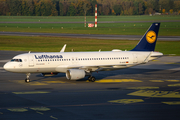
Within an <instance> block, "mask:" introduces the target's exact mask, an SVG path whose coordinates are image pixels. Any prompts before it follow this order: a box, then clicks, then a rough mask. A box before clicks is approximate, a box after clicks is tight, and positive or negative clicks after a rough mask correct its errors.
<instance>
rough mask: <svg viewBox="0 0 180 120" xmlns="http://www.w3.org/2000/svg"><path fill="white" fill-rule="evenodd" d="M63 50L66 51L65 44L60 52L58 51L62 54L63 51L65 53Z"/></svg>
mask: <svg viewBox="0 0 180 120" xmlns="http://www.w3.org/2000/svg"><path fill="white" fill-rule="evenodd" d="M65 49H66V44H65V45H64V46H63V48H62V49H61V51H60V52H64V51H65Z"/></svg>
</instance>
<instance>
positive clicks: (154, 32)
mask: <svg viewBox="0 0 180 120" xmlns="http://www.w3.org/2000/svg"><path fill="white" fill-rule="evenodd" d="M159 27H160V23H153V24H152V25H151V26H150V27H149V29H148V30H147V31H146V33H145V34H144V36H143V37H142V38H141V40H140V41H139V43H138V44H137V45H136V47H135V48H134V49H132V50H131V51H154V49H155V46H156V41H157V37H158V32H159Z"/></svg>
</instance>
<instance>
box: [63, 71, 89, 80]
mask: <svg viewBox="0 0 180 120" xmlns="http://www.w3.org/2000/svg"><path fill="white" fill-rule="evenodd" d="M85 75H86V73H85V71H84V70H79V69H69V70H67V71H66V78H67V79H68V80H78V79H82V78H84V77H85Z"/></svg>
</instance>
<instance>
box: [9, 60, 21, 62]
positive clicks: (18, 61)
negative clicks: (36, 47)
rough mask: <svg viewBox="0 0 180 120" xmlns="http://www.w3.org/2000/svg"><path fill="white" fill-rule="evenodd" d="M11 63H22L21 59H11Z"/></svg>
mask: <svg viewBox="0 0 180 120" xmlns="http://www.w3.org/2000/svg"><path fill="white" fill-rule="evenodd" d="M11 62H22V60H21V59H12V60H11Z"/></svg>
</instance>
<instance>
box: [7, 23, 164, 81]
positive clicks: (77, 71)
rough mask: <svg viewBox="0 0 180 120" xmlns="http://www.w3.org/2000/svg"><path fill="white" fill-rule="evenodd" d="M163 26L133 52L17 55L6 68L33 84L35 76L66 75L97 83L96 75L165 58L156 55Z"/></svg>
mask: <svg viewBox="0 0 180 120" xmlns="http://www.w3.org/2000/svg"><path fill="white" fill-rule="evenodd" d="M159 27H160V23H153V24H152V25H151V26H150V27H149V29H148V30H147V32H146V33H145V34H144V36H143V37H142V38H141V40H140V41H139V43H138V44H137V45H136V47H135V48H134V49H132V50H130V51H121V50H119V49H114V50H112V51H104V52H102V51H98V52H64V51H65V48H66V45H65V46H64V47H63V48H62V50H61V51H60V52H48V53H43V52H41V53H30V52H29V53H25V54H20V55H17V56H15V57H14V58H13V59H12V60H11V61H9V62H7V63H6V64H5V65H4V69H5V70H6V71H9V72H15V73H25V74H26V75H27V77H26V79H25V82H30V78H29V77H30V74H31V73H42V75H43V76H53V75H57V74H58V73H66V78H67V79H68V80H78V79H82V78H84V77H86V76H88V79H89V81H95V80H96V79H95V77H94V76H92V73H93V72H97V71H108V70H115V69H122V68H128V67H132V66H135V65H139V64H144V63H147V62H148V61H150V60H153V59H156V58H157V57H160V56H162V55H163V54H162V53H160V52H154V49H155V45H156V41H157V37H158V31H159Z"/></svg>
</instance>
